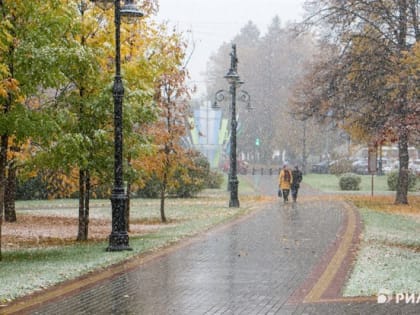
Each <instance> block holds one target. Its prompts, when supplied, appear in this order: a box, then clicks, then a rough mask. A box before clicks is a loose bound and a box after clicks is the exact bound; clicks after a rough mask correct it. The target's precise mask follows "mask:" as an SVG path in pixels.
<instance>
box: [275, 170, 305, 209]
mask: <svg viewBox="0 0 420 315" xmlns="http://www.w3.org/2000/svg"><path fill="white" fill-rule="evenodd" d="M301 181H302V172H301V171H300V170H299V167H298V166H295V169H294V170H293V171H291V170H290V169H289V168H288V167H287V165H284V166H283V169H282V170H281V172H280V174H279V197H281V196H283V201H284V202H287V201H289V192H290V190H292V198H293V202H296V199H297V195H298V190H299V186H300V182H301Z"/></svg>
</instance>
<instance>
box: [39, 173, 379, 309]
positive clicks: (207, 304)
mask: <svg viewBox="0 0 420 315" xmlns="http://www.w3.org/2000/svg"><path fill="white" fill-rule="evenodd" d="M273 181H275V179H274V177H273V178H272V179H271V181H268V180H266V182H265V184H264V185H266V186H267V187H266V188H264V187H263V186H262V189H271V190H272V191H273V192H274V193H273V195H275V194H276V191H275V189H274V190H273V188H272V187H273V185H274V187H275V182H274V183H273ZM270 193H271V192H270ZM307 194H312V192H309V191H307ZM302 196H305V190H304V189H302V192H301V201H298V203H296V204H293V203H288V204H283V202H282V201H281V202H280V201H277V202H273V203H272V204H270V205H266V206H265V208H264V209H263V210H261V211H258V213H256V214H255V215H252V216H250V217H249V218H247V219H246V220H240V221H238V222H237V223H236V224H233V225H229V226H227V227H226V228H223V229H218V230H215V231H213V232H210V233H207V234H206V235H205V236H204V237H201V238H199V239H197V240H196V241H194V242H192V243H191V244H188V245H186V246H184V247H182V248H180V249H178V250H177V251H172V252H169V253H168V254H166V255H163V256H161V257H159V258H157V259H154V260H152V261H150V262H148V263H146V264H144V265H141V266H139V267H138V268H136V269H134V270H130V271H128V272H126V273H124V274H121V275H118V276H116V277H114V278H112V279H108V280H106V281H103V282H101V283H99V284H96V285H94V286H91V287H90V288H87V289H84V290H82V291H80V292H78V293H77V294H75V295H71V296H66V297H63V298H61V299H58V300H56V301H54V302H51V303H49V304H46V305H43V306H42V307H41V308H39V309H37V310H32V312H31V314H104V315H105V314H348V313H349V314H359V313H360V314H363V313H365V312H364V311H365V310H367V309H369V312H370V313H372V314H387V313H382V312H383V311H384V310H387V309H384V308H382V309H381V308H379V307H378V305H376V304H375V305H372V304H371V303H336V304H331V305H325V304H322V305H314V304H301V303H297V304H293V303H289V302H288V299H289V298H290V296H291V295H292V294H293V293H294V292H295V290H296V289H297V288H298V287H299V286H300V285H301V284H302V283H303V282H304V280H305V279H306V278H307V277H308V275H309V274H310V272H311V270H312V268H313V267H314V266H315V265H316V264H317V262H319V260H320V258H321V257H322V255H323V254H325V251H326V249H327V248H328V247H329V245H330V244H331V243H332V242H333V241H334V240H335V239H336V235H337V233H338V231H339V228H340V225H341V224H342V220H343V216H344V214H343V213H344V212H343V209H342V208H341V207H340V204H339V203H335V202H326V201H325V200H319V201H317V200H314V199H311V201H310V202H306V201H305V200H304V197H302Z"/></svg>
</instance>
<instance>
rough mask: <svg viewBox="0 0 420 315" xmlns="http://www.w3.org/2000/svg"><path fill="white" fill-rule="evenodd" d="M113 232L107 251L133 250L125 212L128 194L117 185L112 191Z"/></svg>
mask: <svg viewBox="0 0 420 315" xmlns="http://www.w3.org/2000/svg"><path fill="white" fill-rule="evenodd" d="M111 205H112V232H111V234H110V235H109V246H108V247H107V249H106V251H107V252H116V251H123V250H132V248H131V247H130V246H129V237H128V233H127V222H126V220H125V212H126V205H127V196H126V195H125V193H124V188H121V187H116V188H114V189H113V191H112V196H111Z"/></svg>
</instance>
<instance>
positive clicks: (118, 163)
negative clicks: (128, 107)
mask: <svg viewBox="0 0 420 315" xmlns="http://www.w3.org/2000/svg"><path fill="white" fill-rule="evenodd" d="M90 1H91V2H95V3H98V5H99V6H100V7H101V8H103V9H108V8H110V7H111V6H112V4H114V8H115V16H114V19H115V78H114V86H113V88H112V94H113V98H114V148H115V152H114V187H113V189H112V195H111V205H112V231H111V234H110V235H109V246H108V247H107V249H106V250H107V251H122V250H131V248H130V246H129V239H128V232H127V222H126V219H125V211H126V202H127V196H126V194H125V191H124V181H123V154H122V152H123V124H122V115H123V110H122V107H123V106H122V105H123V97H124V86H123V82H122V78H121V53H120V47H121V43H120V26H121V17H128V18H129V19H133V18H139V17H141V16H143V13H141V12H140V11H139V10H138V9H137V8H136V6H135V4H134V1H133V0H124V5H123V7H121V1H120V0H90Z"/></svg>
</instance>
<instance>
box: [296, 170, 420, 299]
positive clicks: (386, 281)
mask: <svg viewBox="0 0 420 315" xmlns="http://www.w3.org/2000/svg"><path fill="white" fill-rule="evenodd" d="M361 178H362V183H361V189H360V190H359V191H357V192H353V193H351V192H347V191H346V192H344V191H341V190H340V189H339V187H338V180H339V178H338V177H337V176H335V175H329V174H327V175H324V174H308V175H306V176H305V177H304V182H305V183H307V184H309V185H310V186H312V187H314V188H316V189H319V190H322V191H324V192H329V193H332V194H334V195H335V196H336V197H339V198H341V199H344V200H346V201H349V202H351V203H353V204H354V205H355V206H356V207H357V208H358V209H359V211H360V215H361V220H362V222H363V233H362V235H361V243H360V248H359V251H358V253H357V257H356V260H355V262H354V265H353V269H352V271H351V273H350V274H349V275H348V276H349V278H348V281H347V283H346V285H345V287H344V288H343V292H342V293H343V296H353V297H354V296H376V295H377V294H378V293H379V292H383V291H387V292H393V293H394V294H396V293H410V294H411V293H417V294H418V293H420V263H419V262H420V195H419V193H418V192H409V194H408V201H409V204H408V205H395V192H391V191H389V190H388V186H387V182H386V180H387V177H386V176H375V177H374V188H375V189H374V196H371V183H370V182H371V179H372V177H371V176H370V175H362V176H361ZM418 187H419V182H417V191H418Z"/></svg>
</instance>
